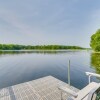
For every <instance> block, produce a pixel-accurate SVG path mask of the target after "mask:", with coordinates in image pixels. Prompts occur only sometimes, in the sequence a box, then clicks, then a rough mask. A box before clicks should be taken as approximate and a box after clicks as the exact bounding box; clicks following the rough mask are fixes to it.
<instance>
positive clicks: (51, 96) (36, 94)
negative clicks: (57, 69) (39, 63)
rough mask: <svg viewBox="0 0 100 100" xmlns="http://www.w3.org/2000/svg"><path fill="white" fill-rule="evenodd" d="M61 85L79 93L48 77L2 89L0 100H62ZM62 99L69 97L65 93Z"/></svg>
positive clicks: (76, 90)
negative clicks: (59, 87)
mask: <svg viewBox="0 0 100 100" xmlns="http://www.w3.org/2000/svg"><path fill="white" fill-rule="evenodd" d="M59 84H61V85H65V86H66V87H67V88H70V89H72V90H74V91H75V92H78V91H79V90H78V89H77V88H75V87H72V86H69V85H68V84H66V83H64V82H62V81H60V80H58V79H56V78H54V77H52V76H47V77H44V78H40V79H36V80H33V81H29V82H25V83H21V84H18V85H14V86H10V87H7V88H3V89H0V100H61V91H60V90H59V89H58V86H59ZM62 97H63V100H66V98H67V97H68V95H67V94H65V93H63V95H62Z"/></svg>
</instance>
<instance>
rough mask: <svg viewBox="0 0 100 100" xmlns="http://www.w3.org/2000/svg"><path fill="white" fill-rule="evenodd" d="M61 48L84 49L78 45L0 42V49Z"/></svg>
mask: <svg viewBox="0 0 100 100" xmlns="http://www.w3.org/2000/svg"><path fill="white" fill-rule="evenodd" d="M59 49H61V50H63V49H85V48H83V47H79V46H65V45H36V46H31V45H27V46H26V45H17V44H0V50H59Z"/></svg>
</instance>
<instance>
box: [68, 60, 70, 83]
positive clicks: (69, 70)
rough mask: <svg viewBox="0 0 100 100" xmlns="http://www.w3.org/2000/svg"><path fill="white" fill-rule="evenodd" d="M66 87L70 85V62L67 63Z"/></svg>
mask: <svg viewBox="0 0 100 100" xmlns="http://www.w3.org/2000/svg"><path fill="white" fill-rule="evenodd" d="M68 85H70V60H69V61H68Z"/></svg>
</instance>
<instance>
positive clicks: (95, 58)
mask: <svg viewBox="0 0 100 100" xmlns="http://www.w3.org/2000/svg"><path fill="white" fill-rule="evenodd" d="M91 66H92V67H93V68H95V70H96V73H98V74H100V53H92V54H91Z"/></svg>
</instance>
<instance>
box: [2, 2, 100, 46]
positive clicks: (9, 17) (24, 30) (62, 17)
mask: <svg viewBox="0 0 100 100" xmlns="http://www.w3.org/2000/svg"><path fill="white" fill-rule="evenodd" d="M99 28H100V0H0V43H12V44H25V45H46V44H60V45H78V46H82V47H89V42H90V36H91V35H92V34H93V33H94V32H95V31H96V30H97V29H99Z"/></svg>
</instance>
